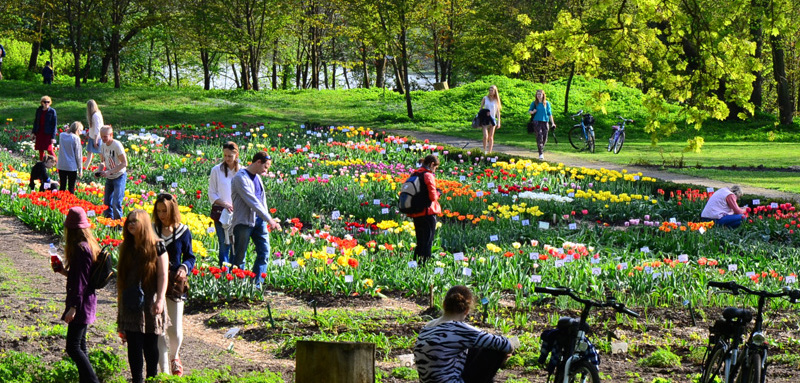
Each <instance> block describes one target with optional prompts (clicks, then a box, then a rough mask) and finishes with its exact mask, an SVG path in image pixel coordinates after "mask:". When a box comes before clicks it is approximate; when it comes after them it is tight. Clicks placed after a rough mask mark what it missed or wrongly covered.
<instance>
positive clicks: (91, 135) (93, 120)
mask: <svg viewBox="0 0 800 383" xmlns="http://www.w3.org/2000/svg"><path fill="white" fill-rule="evenodd" d="M86 123H87V124H88V127H89V129H88V130H87V131H86V153H87V156H86V162H85V163H84V164H83V168H84V169H89V166H91V165H92V158H94V155H95V154H100V128H102V127H103V125H105V123H104V122H103V113H100V108H98V107H97V102H95V101H94V100H89V101H87V102H86Z"/></svg>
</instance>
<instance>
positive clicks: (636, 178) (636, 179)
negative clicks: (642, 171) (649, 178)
mask: <svg viewBox="0 0 800 383" xmlns="http://www.w3.org/2000/svg"><path fill="white" fill-rule="evenodd" d="M640 179H641V178H640V177H639V176H633V180H634V181H638V180H640Z"/></svg>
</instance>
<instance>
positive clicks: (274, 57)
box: [272, 40, 278, 89]
mask: <svg viewBox="0 0 800 383" xmlns="http://www.w3.org/2000/svg"><path fill="white" fill-rule="evenodd" d="M272 89H278V40H275V43H274V44H273V45H272Z"/></svg>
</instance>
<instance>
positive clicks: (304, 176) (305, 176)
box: [303, 173, 311, 179]
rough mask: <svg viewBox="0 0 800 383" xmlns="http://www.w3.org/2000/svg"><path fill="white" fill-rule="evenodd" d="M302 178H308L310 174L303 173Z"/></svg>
mask: <svg viewBox="0 0 800 383" xmlns="http://www.w3.org/2000/svg"><path fill="white" fill-rule="evenodd" d="M303 178H305V179H309V178H311V176H309V175H308V173H306V174H303Z"/></svg>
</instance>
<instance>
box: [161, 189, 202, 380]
mask: <svg viewBox="0 0 800 383" xmlns="http://www.w3.org/2000/svg"><path fill="white" fill-rule="evenodd" d="M153 228H154V229H155V232H156V235H158V237H159V239H161V240H162V241H164V245H166V247H167V254H168V255H169V273H170V275H172V274H175V275H176V277H175V279H182V278H186V275H187V274H188V273H189V271H191V270H192V269H193V268H194V262H195V256H194V252H193V251H192V232H191V231H189V227H188V226H186V225H184V224H182V223H181V213H180V211H179V210H178V202H177V201H176V200H175V197H173V196H172V194H167V193H163V194H159V195H158V198H156V203H155V205H154V206H153ZM170 287H171V286H168V290H167V299H166V303H167V304H166V306H167V315H169V318H170V321H172V326H170V327H168V328H167V333H166V334H165V335H161V336H159V339H158V352H159V361H158V365H159V366H160V367H161V371H162V372H166V373H171V374H172V375H178V376H182V375H183V365H181V359H180V357H179V356H178V351H180V348H181V343H183V300H184V299H185V298H186V297H185V296H180V297H176V296H171V295H170V292H169V288H170ZM167 335H168V336H169V346H167ZM168 361H169V363H168Z"/></svg>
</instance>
